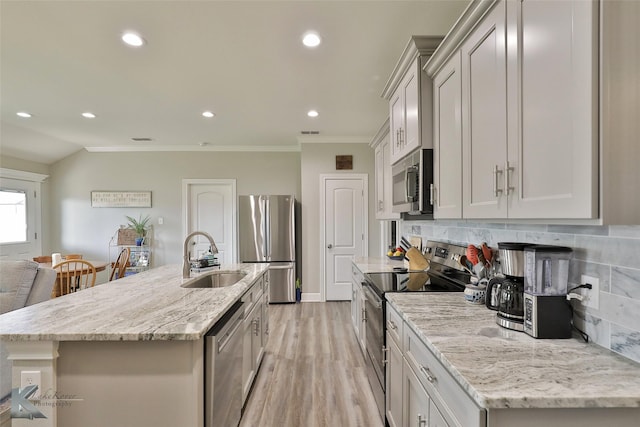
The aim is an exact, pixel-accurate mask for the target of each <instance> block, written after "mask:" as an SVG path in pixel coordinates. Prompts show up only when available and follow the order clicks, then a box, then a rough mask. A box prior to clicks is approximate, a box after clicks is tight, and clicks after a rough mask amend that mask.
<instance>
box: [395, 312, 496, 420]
mask: <svg viewBox="0 0 640 427" xmlns="http://www.w3.org/2000/svg"><path fill="white" fill-rule="evenodd" d="M386 385H387V387H386V389H387V390H386V393H387V395H386V417H387V423H388V425H389V426H390V427H393V426H404V427H413V426H416V427H454V426H455V427H486V420H487V411H486V410H485V409H483V408H481V407H479V406H478V405H477V404H476V403H475V401H474V400H473V399H472V398H471V397H470V396H469V395H468V394H467V393H466V392H465V391H464V390H463V389H462V387H461V386H460V385H459V384H458V383H457V381H456V380H455V379H454V378H453V377H452V376H451V374H449V372H448V371H447V370H446V368H445V367H444V366H443V365H442V364H441V363H440V362H439V361H438V359H437V358H436V356H435V355H434V354H433V353H432V352H431V351H430V350H429V349H428V348H427V346H426V345H425V344H424V343H423V342H422V341H421V340H420V339H419V338H418V335H417V334H416V333H415V332H414V331H413V329H411V327H410V326H409V325H407V324H404V322H403V321H402V316H401V315H400V314H399V313H398V312H397V311H396V310H395V309H394V308H393V307H392V306H391V305H390V304H387V369H386Z"/></svg>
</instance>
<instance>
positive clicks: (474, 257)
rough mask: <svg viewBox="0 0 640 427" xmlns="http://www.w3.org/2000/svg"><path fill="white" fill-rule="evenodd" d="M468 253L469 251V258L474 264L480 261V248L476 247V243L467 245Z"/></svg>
mask: <svg viewBox="0 0 640 427" xmlns="http://www.w3.org/2000/svg"><path fill="white" fill-rule="evenodd" d="M466 253H467V259H468V260H469V261H471V263H472V264H473V265H476V264H477V263H479V262H480V260H479V258H478V248H476V247H475V246H474V245H469V246H467V250H466Z"/></svg>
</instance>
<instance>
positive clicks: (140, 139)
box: [131, 137, 153, 142]
mask: <svg viewBox="0 0 640 427" xmlns="http://www.w3.org/2000/svg"><path fill="white" fill-rule="evenodd" d="M131 140H132V141H135V142H151V141H153V138H149V137H145V138H131Z"/></svg>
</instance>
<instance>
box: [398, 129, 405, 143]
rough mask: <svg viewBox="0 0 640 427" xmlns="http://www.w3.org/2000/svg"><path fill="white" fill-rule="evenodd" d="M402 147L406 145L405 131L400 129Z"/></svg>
mask: <svg viewBox="0 0 640 427" xmlns="http://www.w3.org/2000/svg"><path fill="white" fill-rule="evenodd" d="M399 130H400V145H404V129H402V128H400V129H399Z"/></svg>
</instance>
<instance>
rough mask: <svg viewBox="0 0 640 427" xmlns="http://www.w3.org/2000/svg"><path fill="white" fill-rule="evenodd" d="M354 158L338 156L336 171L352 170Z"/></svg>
mask: <svg viewBox="0 0 640 427" xmlns="http://www.w3.org/2000/svg"><path fill="white" fill-rule="evenodd" d="M352 169H353V156H351V155H347V156H336V170H352Z"/></svg>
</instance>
